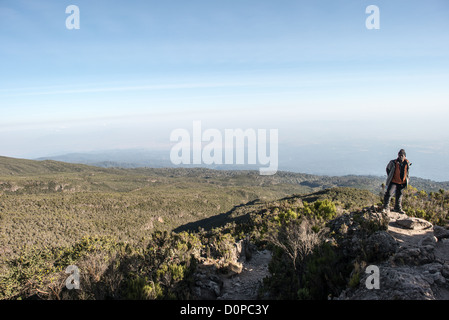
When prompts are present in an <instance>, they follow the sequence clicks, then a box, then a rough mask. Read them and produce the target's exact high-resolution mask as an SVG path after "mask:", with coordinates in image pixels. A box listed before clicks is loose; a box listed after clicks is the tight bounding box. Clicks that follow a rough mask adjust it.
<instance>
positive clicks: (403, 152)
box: [398, 149, 407, 157]
mask: <svg viewBox="0 0 449 320" xmlns="http://www.w3.org/2000/svg"><path fill="white" fill-rule="evenodd" d="M398 155H404V157H406V156H407V155H406V154H405V150H404V149H401V150H399V152H398Z"/></svg>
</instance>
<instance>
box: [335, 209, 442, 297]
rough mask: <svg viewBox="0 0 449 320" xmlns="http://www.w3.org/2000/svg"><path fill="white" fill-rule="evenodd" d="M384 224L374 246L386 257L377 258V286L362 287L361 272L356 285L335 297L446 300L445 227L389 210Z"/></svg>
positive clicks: (364, 281)
mask: <svg viewBox="0 0 449 320" xmlns="http://www.w3.org/2000/svg"><path fill="white" fill-rule="evenodd" d="M388 220H389V222H388V228H387V230H386V231H380V232H378V235H379V234H382V237H379V236H377V238H376V239H383V240H382V241H379V242H378V243H377V244H376V246H377V247H376V250H379V251H382V250H385V252H386V253H388V258H387V259H385V260H383V261H381V262H379V263H378V264H377V266H378V267H379V273H380V288H379V289H368V288H366V285H365V283H366V279H367V277H368V276H369V275H368V274H363V275H362V276H361V279H360V284H359V286H358V287H357V288H348V289H346V290H344V291H343V292H342V294H341V295H340V297H339V299H350V300H449V239H448V238H449V230H447V229H445V228H443V227H440V226H434V225H432V224H431V223H430V222H428V221H426V220H424V219H419V218H415V217H409V216H407V215H405V214H399V213H396V212H390V213H389V214H388Z"/></svg>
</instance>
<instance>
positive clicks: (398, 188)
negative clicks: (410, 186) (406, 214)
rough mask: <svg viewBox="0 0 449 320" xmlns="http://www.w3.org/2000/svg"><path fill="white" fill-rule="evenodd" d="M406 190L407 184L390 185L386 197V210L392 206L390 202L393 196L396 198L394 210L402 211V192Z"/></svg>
mask: <svg viewBox="0 0 449 320" xmlns="http://www.w3.org/2000/svg"><path fill="white" fill-rule="evenodd" d="M404 188H405V184H397V183H390V185H389V186H388V188H387V191H386V192H385V196H384V208H388V207H389V206H390V200H391V198H392V197H393V195H394V196H395V198H396V201H395V205H394V209H395V210H401V209H402V190H403V189H404Z"/></svg>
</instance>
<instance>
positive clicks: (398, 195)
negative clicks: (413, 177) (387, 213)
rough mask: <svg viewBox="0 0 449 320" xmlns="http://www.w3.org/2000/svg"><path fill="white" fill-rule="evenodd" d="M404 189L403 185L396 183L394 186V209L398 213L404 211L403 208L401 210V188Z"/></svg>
mask: <svg viewBox="0 0 449 320" xmlns="http://www.w3.org/2000/svg"><path fill="white" fill-rule="evenodd" d="M403 189H404V185H398V186H397V187H396V192H395V197H396V201H395V205H394V211H397V212H399V213H405V212H404V210H402V190H403Z"/></svg>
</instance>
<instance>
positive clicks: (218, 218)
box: [173, 199, 260, 232]
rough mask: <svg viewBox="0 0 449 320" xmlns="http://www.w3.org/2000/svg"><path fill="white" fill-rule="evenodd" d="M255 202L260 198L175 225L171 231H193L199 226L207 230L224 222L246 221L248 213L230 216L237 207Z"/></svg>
mask: <svg viewBox="0 0 449 320" xmlns="http://www.w3.org/2000/svg"><path fill="white" fill-rule="evenodd" d="M257 203H260V199H255V200H253V201H250V202H247V203H242V204H239V205H237V206H234V208H232V209H231V210H229V211H228V212H226V213H220V214H218V215H215V216H212V217H209V218H205V219H201V220H197V221H193V222H189V223H186V224H184V225H182V226H179V227H177V228H176V229H174V230H173V231H174V232H183V231H190V232H194V231H198V229H199V228H203V229H204V230H206V231H209V230H212V229H214V228H217V227H221V226H223V225H225V224H226V223H231V222H236V223H241V222H244V221H247V219H248V218H249V213H247V214H244V215H239V216H234V217H233V216H232V214H233V213H234V212H235V211H236V210H237V209H239V208H243V207H246V206H252V205H255V204H257Z"/></svg>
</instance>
